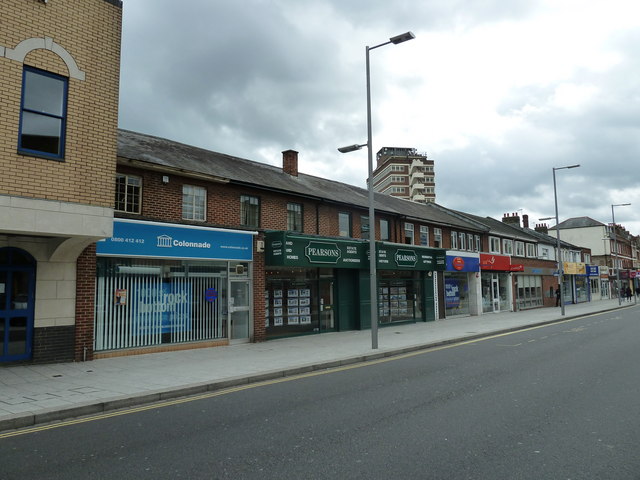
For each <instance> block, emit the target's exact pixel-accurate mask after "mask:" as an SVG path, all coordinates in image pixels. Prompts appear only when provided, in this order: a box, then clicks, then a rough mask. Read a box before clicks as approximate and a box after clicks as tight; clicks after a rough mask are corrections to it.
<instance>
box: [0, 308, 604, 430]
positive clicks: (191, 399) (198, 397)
mask: <svg viewBox="0 0 640 480" xmlns="http://www.w3.org/2000/svg"><path fill="white" fill-rule="evenodd" d="M601 313H606V312H601ZM594 315H598V314H597V313H596V314H592V315H585V316H584V317H577V318H570V319H567V320H562V321H559V322H554V323H552V324H545V325H538V326H534V327H529V328H524V329H521V330H516V331H512V332H506V333H499V334H496V335H491V336H488V337H482V338H476V339H473V340H466V341H461V342H455V343H450V344H447V345H441V346H439V347H432V348H426V349H421V350H416V351H413V352H408V353H402V354H399V355H393V356H390V357H384V358H379V359H376V360H369V361H366V362H362V363H355V364H351V365H345V366H342V367H333V368H328V369H326V370H317V371H314V372H309V373H302V374H299V375H293V376H290V377H282V378H275V379H272V380H265V381H263V382H256V383H250V384H247V385H240V386H237V387H230V388H225V389H224V390H218V391H215V392H208V393H203V394H200V395H193V396H189V397H183V398H178V399H175V400H166V401H161V402H156V403H152V404H149V405H143V406H140V407H131V408H127V409H123V410H114V411H112V412H109V413H100V414H94V415H90V416H87V417H82V418H75V419H73V420H65V421H61V422H55V423H51V424H47V425H39V426H35V427H27V428H23V429H20V430H12V431H8V432H4V433H0V439H3V438H9V437H15V436H18V435H27V434H29V433H35V432H43V431H45V430H51V429H54V428H61V427H68V426H71V425H78V424H81V423H87V422H93V421H96V420H104V419H106V418H112V417H119V416H122V415H130V414H132V413H138V412H145V411H147V410H154V409H156V408H164V407H170V406H172V405H180V404H182V403H188V402H195V401H197V400H204V399H206V398H214V397H219V396H221V395H228V394H230V393H235V392H241V391H243V390H249V389H251V388H259V387H264V386H267V385H275V384H278V383H283V382H291V381H294V380H300V379H302V378H310V377H316V376H318V375H327V374H330V373H335V372H343V371H346V370H352V369H354V368H362V367H368V366H370V365H377V364H380V363H386V362H391V361H395V360H401V359H403V358H410V357H415V356H417V355H424V354H425V353H431V352H437V351H439V350H445V349H448V348H453V347H460V346H463V345H470V344H473V343H478V342H482V341H485V340H491V339H494V338H500V337H504V336H507V335H513V334H514V333H522V332H528V331H531V330H537V329H539V328H544V327H547V326H550V325H557V324H562V323H567V322H573V321H575V320H582V319H584V318H588V317H591V316H594Z"/></svg>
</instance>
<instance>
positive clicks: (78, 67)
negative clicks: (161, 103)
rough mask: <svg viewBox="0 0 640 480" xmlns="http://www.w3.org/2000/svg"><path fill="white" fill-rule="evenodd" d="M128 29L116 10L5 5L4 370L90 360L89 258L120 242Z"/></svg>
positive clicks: (1, 91) (114, 6) (86, 1)
mask: <svg viewBox="0 0 640 480" xmlns="http://www.w3.org/2000/svg"><path fill="white" fill-rule="evenodd" d="M121 21H122V5H121V3H120V2H119V1H114V0H68V1H65V2H56V1H52V2H43V1H38V0H25V1H20V2H18V1H10V2H5V3H3V6H2V28H1V29H0V166H1V167H2V171H3V176H2V179H1V180H0V362H7V361H11V362H13V361H60V360H71V359H73V358H75V357H76V356H77V355H81V350H82V346H81V345H76V343H75V342H74V338H75V337H76V336H78V335H81V332H79V331H78V330H77V320H78V319H79V318H90V319H91V321H93V305H85V304H82V303H78V301H77V296H76V292H77V289H78V288H81V285H79V284H78V283H77V282H76V279H77V258H78V255H79V254H80V253H81V252H82V251H83V249H84V248H85V247H86V246H87V245H90V244H92V243H94V242H95V241H97V240H99V239H102V238H105V237H110V236H111V235H112V223H113V176H114V173H115V167H116V130H117V116H118V82H119V72H120V36H121ZM76 348H79V349H80V352H76V351H75V349H76Z"/></svg>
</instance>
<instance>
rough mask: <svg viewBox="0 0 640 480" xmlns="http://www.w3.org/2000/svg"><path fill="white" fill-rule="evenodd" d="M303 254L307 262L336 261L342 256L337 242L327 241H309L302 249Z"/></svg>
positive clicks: (334, 262)
mask: <svg viewBox="0 0 640 480" xmlns="http://www.w3.org/2000/svg"><path fill="white" fill-rule="evenodd" d="M304 254H305V256H306V257H307V259H308V260H309V263H333V264H336V263H338V260H340V258H341V257H342V251H341V250H340V247H338V244H336V243H328V242H309V244H308V245H307V246H306V247H305V249H304Z"/></svg>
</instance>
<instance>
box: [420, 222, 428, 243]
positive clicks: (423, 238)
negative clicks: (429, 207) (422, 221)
mask: <svg viewBox="0 0 640 480" xmlns="http://www.w3.org/2000/svg"><path fill="white" fill-rule="evenodd" d="M420 245H422V246H425V247H428V246H429V227H428V226H427V225H420Z"/></svg>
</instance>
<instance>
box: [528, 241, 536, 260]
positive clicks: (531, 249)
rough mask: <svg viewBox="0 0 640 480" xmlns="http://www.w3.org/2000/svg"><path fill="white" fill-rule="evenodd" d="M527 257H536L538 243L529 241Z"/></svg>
mask: <svg viewBox="0 0 640 480" xmlns="http://www.w3.org/2000/svg"><path fill="white" fill-rule="evenodd" d="M526 248H527V257H529V258H535V257H536V244H535V243H527V247H526Z"/></svg>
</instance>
